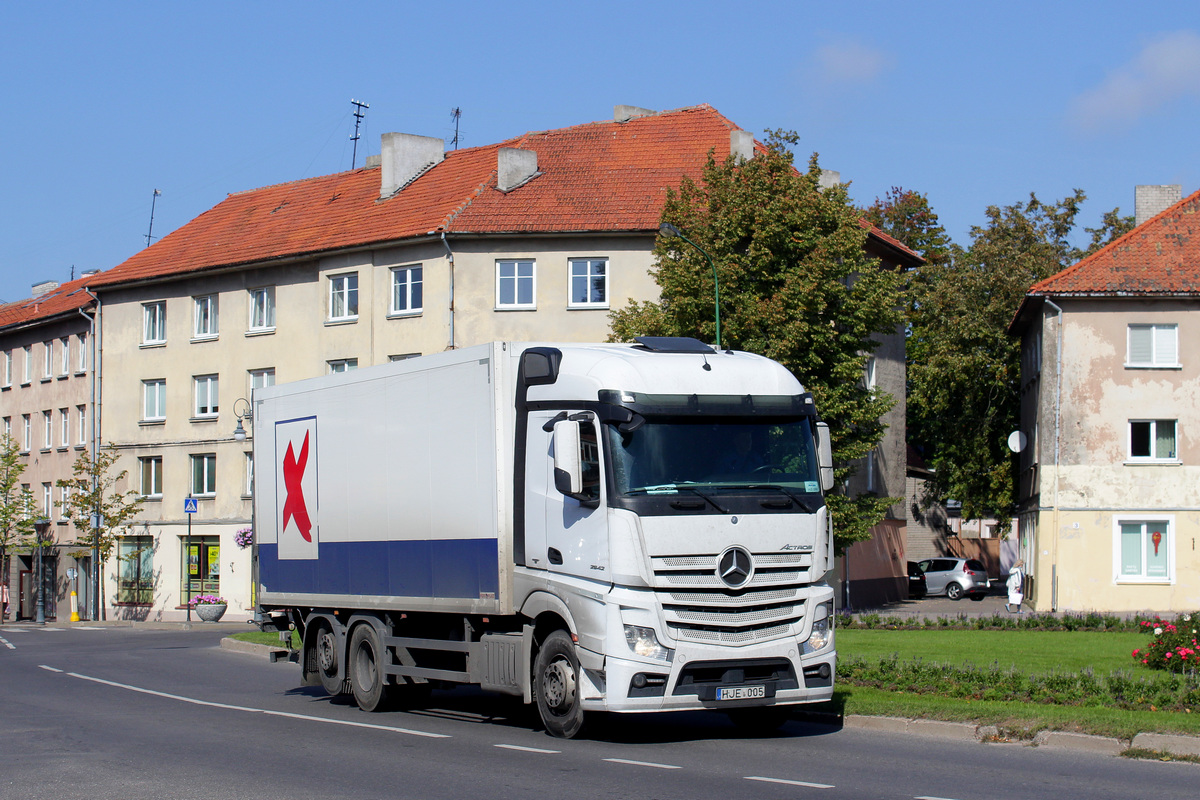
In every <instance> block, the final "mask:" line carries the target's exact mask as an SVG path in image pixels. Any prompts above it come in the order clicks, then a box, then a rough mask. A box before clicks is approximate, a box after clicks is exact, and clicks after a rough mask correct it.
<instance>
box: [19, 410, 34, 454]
mask: <svg viewBox="0 0 1200 800" xmlns="http://www.w3.org/2000/svg"><path fill="white" fill-rule="evenodd" d="M32 428H33V425H32V423H31V422H30V419H29V415H28V414H22V415H21V449H22V450H24V451H25V452H26V453H28V452H29V447H30V445H31V444H33V443H32V442H31V441H30V440H31V439H32V438H33V433H32Z"/></svg>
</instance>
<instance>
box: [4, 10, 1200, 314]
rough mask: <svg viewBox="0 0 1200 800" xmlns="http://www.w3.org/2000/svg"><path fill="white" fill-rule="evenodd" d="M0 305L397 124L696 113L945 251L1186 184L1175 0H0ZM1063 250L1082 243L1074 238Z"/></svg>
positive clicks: (1195, 43)
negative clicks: (893, 193) (1046, 215)
mask: <svg viewBox="0 0 1200 800" xmlns="http://www.w3.org/2000/svg"><path fill="white" fill-rule="evenodd" d="M0 70H2V74H3V76H4V79H3V83H2V84H0V143H2V144H3V157H2V158H0V186H2V189H3V191H2V192H0V298H2V299H4V300H7V301H12V300H17V299H21V298H23V297H27V296H29V293H30V286H31V284H33V283H35V282H37V281H41V280H46V279H57V280H60V281H65V280H67V279H68V278H69V277H70V275H71V269H72V267H74V269H75V271H76V274H78V273H79V272H80V271H82V270H85V269H91V268H99V269H107V268H108V267H111V266H114V265H116V264H118V263H120V262H121V261H123V260H124V259H126V258H128V257H129V256H130V255H132V254H133V253H135V252H137V250H139V249H140V248H142V247H144V246H145V241H146V240H145V236H146V233H147V229H148V226H149V222H150V206H151V196H152V193H153V191H154V189H159V190H161V192H162V195H161V196H160V197H159V198H158V200H157V206H156V209H155V219H154V234H155V236H156V237H158V236H162V235H165V234H167V233H168V232H170V231H171V230H174V229H175V228H177V227H179V226H180V225H183V224H184V223H186V222H187V221H188V220H190V219H192V218H193V217H195V216H197V215H198V214H200V213H202V212H203V211H205V210H206V209H208V208H210V207H212V206H213V205H215V204H216V203H218V202H220V200H221V199H222V198H224V197H225V195H226V194H228V193H230V192H236V191H242V190H246V189H252V188H255V187H258V186H265V185H269V184H274V183H280V182H284V181H289V180H296V179H299V178H306V177H311V176H314V175H323V174H327V173H331V172H337V171H340V170H344V169H349V168H350V159H351V143H350V141H349V137H350V135H351V133H352V131H353V122H354V120H353V117H352V115H351V111H352V107H351V105H350V100H351V98H355V99H359V100H363V101H366V102H368V103H370V106H371V107H370V109H369V111H368V112H367V117H366V121H365V122H366V124H365V127H364V129H363V133H362V135H363V139H362V140H361V141H360V143H359V145H360V147H359V155H358V163H359V164H360V165H361V163H362V159H363V155H364V151H366V152H369V153H376V152H378V150H379V136H380V134H382V133H385V132H388V131H401V132H405V133H416V134H422V135H426V136H442V137H447V138H449V137H450V136H452V134H453V124H452V121H451V116H450V111H451V109H453V108H455V107H458V108H461V109H462V117H461V123H460V125H461V134H460V142H461V144H462V145H463V146H473V145H481V144H487V143H490V142H495V141H500V140H502V139H506V138H508V137H511V136H515V135H518V134H521V133H523V132H525V131H530V130H542V129H547V128H557V127H563V126H567V125H574V124H578V123H583V122H589V121H593V120H600V119H606V118H610V117H611V114H612V107H613V106H614V105H618V104H628V105H637V106H644V107H647V108H653V109H670V108H679V107H682V106H690V105H696V104H699V103H705V102H707V103H711V104H712V105H713V106H715V107H716V108H717V109H718V110H719V111H721V112H722V113H724V114H725V115H726V116H728V117H729V118H730V119H732V120H733V121H734V122H736V123H737V124H738V125H740V126H742V127H743V128H746V129H748V130H750V131H753V132H754V133H755V135H756V136H758V137H759V138H760V139H761V138H763V137H764V131H766V130H768V129H775V128H783V129H790V130H795V131H797V132H798V133H799V135H800V144H799V146H798V148H797V161H798V162H800V163H804V162H805V161H806V160H807V158H808V156H809V154H810V153H812V152H813V151H816V152H818V153H819V154H820V161H821V165H822V166H823V167H825V168H827V169H834V170H838V171H840V172H841V174H842V178H843V180H848V181H851V182H852V185H851V190H850V191H851V195H852V197H853V198H854V199H855V200H856V201H857V202H858V203H860V204H864V205H865V204H869V203H870V202H871V201H872V200H873V199H874V198H875V197H877V196H882V195H883V194H884V193H886V192H887V190H888V189H889V187H892V186H902V187H904V188H908V189H914V190H916V191H919V192H922V193H924V194H926V195H927V196H928V198H929V200H930V203H931V204H932V206H933V208H934V210H935V211H936V212H937V213H938V215H939V216H940V218H941V220H942V222H943V224H944V225H945V226H946V228H947V230H948V231H949V233H950V235H951V236H952V238H954V239H955V240H956V241H958V242H960V243H965V242H966V241H967V238H968V231H969V229H970V227H971V226H972V225H976V224H980V223H982V221H983V219H984V217H983V214H984V209H985V208H986V207H987V206H988V205H1008V204H1011V203H1015V202H1019V201H1021V200H1024V199H1025V198H1027V197H1028V195H1029V193H1030V192H1031V191H1032V192H1036V193H1037V195H1038V197H1039V198H1040V199H1043V200H1053V199H1058V198H1061V197H1063V196H1065V195H1067V194H1069V193H1070V192H1071V191H1072V190H1073V189H1074V188H1076V187H1078V188H1081V189H1083V190H1085V191H1086V192H1087V194H1088V201H1087V203H1086V204H1085V205H1084V209H1083V213H1082V215H1081V221H1082V222H1083V223H1084V224H1086V225H1095V224H1097V223H1098V222H1099V220H1100V217H1101V214H1102V213H1103V212H1104V211H1107V210H1110V209H1112V208H1114V207H1116V206H1120V207H1121V209H1122V211H1123V212H1124V213H1132V210H1133V192H1134V186H1135V185H1136V184H1165V183H1178V184H1182V186H1183V192H1184V194H1185V195H1187V194H1189V193H1191V192H1193V191H1195V190H1196V189H1197V188H1200V159H1198V158H1197V155H1198V153H1197V150H1198V148H1200V124H1198V123H1200V5H1198V4H1197V3H1196V2H1195V0H1191V2H1159V3H1144V4H1132V3H1116V2H1104V1H1100V0H1092V2H1054V1H1053V0H1050V1H1049V2H1048V1H1047V0H1041V1H1040V2H1021V1H1019V0H1018V1H1016V2H1005V3H995V2H993V3H979V2H971V1H970V0H958V1H957V2H914V3H894V2H891V3H881V2H879V3H877V2H856V3H853V4H849V3H831V2H828V1H827V0H826V1H825V2H809V1H808V0H790V2H760V3H754V2H750V3H741V4H738V3H731V2H723V3H714V2H706V1H705V0H697V1H695V2H690V3H655V2H646V1H645V0H643V2H624V0H608V2H604V3H564V2H561V0H560V2H520V0H513V1H512V2H507V3H494V2H490V3H476V2H472V1H471V0H460V2H456V3H428V2H427V3H422V4H417V3H401V2H391V3H383V2H359V3H338V4H333V3H310V2H287V3H283V2H257V3H246V2H239V3H228V2H216V0H210V1H209V2H204V3H190V4H183V3H162V2H154V3H140V2H116V1H115V0H114V2H106V3H83V2H75V3H64V2H54V1H53V0H43V1H41V2H37V3H5V4H3V5H2V6H0ZM1080 241H1081V242H1082V241H1083V238H1082V237H1080Z"/></svg>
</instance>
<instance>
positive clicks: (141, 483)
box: [138, 456, 163, 497]
mask: <svg viewBox="0 0 1200 800" xmlns="http://www.w3.org/2000/svg"><path fill="white" fill-rule="evenodd" d="M155 463H157V464H158V470H157V472H156V471H155V469H154V464H155ZM148 466H149V467H150V473H149V477H150V486H149V487H147V486H146V477H147V473H146V467H148ZM162 480H163V458H162V456H141V457H139V458H138V489H139V491H140V492H141V495H142V497H162ZM147 488H149V489H150V491H146V489H147Z"/></svg>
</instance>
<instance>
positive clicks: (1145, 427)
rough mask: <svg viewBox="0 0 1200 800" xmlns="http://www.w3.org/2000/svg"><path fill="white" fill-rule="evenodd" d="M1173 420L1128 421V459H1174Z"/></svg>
mask: <svg viewBox="0 0 1200 800" xmlns="http://www.w3.org/2000/svg"><path fill="white" fill-rule="evenodd" d="M1175 453H1176V450H1175V420H1173V419H1147V420H1133V419H1131V420H1130V421H1129V460H1130V461H1176V460H1177V459H1176V455H1175Z"/></svg>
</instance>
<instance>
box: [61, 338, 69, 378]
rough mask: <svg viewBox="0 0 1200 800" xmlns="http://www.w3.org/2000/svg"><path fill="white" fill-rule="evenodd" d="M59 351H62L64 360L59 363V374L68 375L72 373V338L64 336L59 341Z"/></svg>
mask: <svg viewBox="0 0 1200 800" xmlns="http://www.w3.org/2000/svg"><path fill="white" fill-rule="evenodd" d="M58 346H59V349H60V350H61V351H62V352H61V355H62V360H61V361H60V363H59V368H58V374H59V375H66V374H67V373H68V372H70V371H71V337H70V336H64V337H62V338H61V339H59V340H58Z"/></svg>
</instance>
